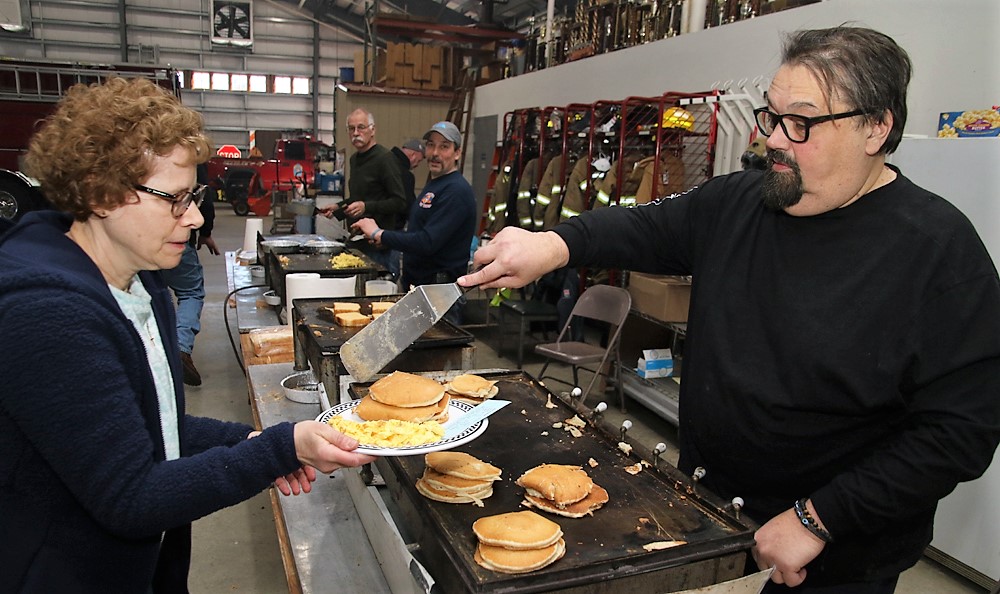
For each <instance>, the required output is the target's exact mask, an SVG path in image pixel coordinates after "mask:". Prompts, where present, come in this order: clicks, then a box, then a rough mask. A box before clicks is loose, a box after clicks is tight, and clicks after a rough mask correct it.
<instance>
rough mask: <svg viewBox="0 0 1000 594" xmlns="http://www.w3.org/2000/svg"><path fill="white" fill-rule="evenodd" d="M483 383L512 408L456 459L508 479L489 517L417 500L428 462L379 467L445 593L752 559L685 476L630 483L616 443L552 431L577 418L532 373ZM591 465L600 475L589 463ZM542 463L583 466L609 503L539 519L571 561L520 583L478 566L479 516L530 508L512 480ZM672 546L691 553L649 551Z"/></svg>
mask: <svg viewBox="0 0 1000 594" xmlns="http://www.w3.org/2000/svg"><path fill="white" fill-rule="evenodd" d="M484 375H485V376H487V377H491V376H492V379H498V380H499V382H498V384H497V385H498V387H499V394H498V395H497V398H501V399H504V400H510V401H511V404H510V405H508V406H506V407H505V408H503V409H502V410H500V411H499V412H497V413H495V414H494V415H492V416H491V417H490V421H489V423H490V424H489V428H488V429H487V430H486V432H485V433H484V434H483V435H482V436H481V437H479V438H478V439H476V440H475V441H472V442H470V443H469V444H466V445H465V446H462V447H460V448H458V450H457V451H463V452H467V453H469V454H472V455H474V456H476V457H478V458H480V459H482V460H485V461H487V462H489V463H491V464H493V465H495V466H498V467H500V468H501V469H502V470H503V475H502V478H501V480H499V481H496V482H495V483H494V484H493V485H494V487H493V495H492V496H491V497H490V498H488V499H486V500H484V503H485V508H479V507H475V506H474V505H472V504H448V503H440V502H436V501H431V500H429V499H426V498H425V497H423V496H422V495H420V494H419V493H418V492H417V491H416V489H415V487H414V483H415V481H416V480H417V479H418V478H419V477H420V476H421V475H422V474H423V471H424V458H423V456H409V457H399V458H385V459H383V460H382V462H381V463H380V469H381V470H382V473H383V476H385V477H386V481H387V483H389V484H390V487H391V488H392V489H396V490H398V491H399V493H400V494H401V495H402V497H404V498H406V499H407V500H409V501H410V502H411V503H412V507H413V509H415V510H416V513H415V514H414V515H415V516H416V517H410V518H407V519H406V521H407V526H408V527H409V528H410V529H411V530H412V532H413V533H414V534H417V535H418V536H417V538H418V541H419V542H420V544H421V553H422V554H426V555H428V556H430V558H429V559H423V560H424V561H425V562H427V563H428V568H429V570H430V571H431V573H432V575H433V576H434V578H435V580H437V581H438V582H439V583H441V584H442V586H443V587H444V589H445V591H451V592H461V591H468V592H501V591H503V592H507V591H514V590H516V591H519V592H533V591H544V590H552V589H557V588H564V587H569V586H573V585H580V584H588V583H594V582H598V581H604V580H607V579H614V578H616V577H622V576H625V575H633V574H637V573H644V572H648V571H653V570H658V569H664V568H669V567H680V566H682V565H683V564H685V563H688V562H691V561H696V560H700V559H706V558H710V557H717V556H720V555H725V554H730V553H734V552H737V551H740V550H745V549H747V548H749V546H750V545H751V544H752V542H753V532H752V530H751V529H750V528H749V527H748V526H747V525H745V524H743V523H742V522H740V521H739V520H738V519H736V518H735V517H734V516H732V515H731V514H730V513H728V512H727V511H725V510H721V509H718V508H716V507H715V506H713V505H712V504H710V503H708V502H706V501H705V500H704V499H703V498H701V497H697V496H693V495H692V492H691V491H690V485H689V484H688V483H686V482H681V481H680V480H678V479H677V478H676V477H679V476H680V475H679V473H676V470H675V469H671V471H672V474H673V477H675V478H671V476H670V475H669V474H668V473H667V472H658V471H657V470H656V469H654V468H652V467H650V466H645V465H644V466H643V470H642V472H640V473H639V474H638V475H632V474H629V473H628V472H626V471H625V467H627V466H633V465H635V464H636V463H638V462H639V460H638V459H637V458H635V457H630V456H626V455H625V454H624V453H623V452H622V451H621V450H620V449H619V448H618V447H617V444H616V441H617V440H615V439H611V438H609V437H607V436H606V435H605V434H603V433H602V432H600V431H598V430H597V429H595V428H594V427H592V426H589V425H588V426H587V427H586V428H584V429H582V431H583V433H584V435H583V436H582V437H579V438H574V437H572V436H571V435H570V434H569V433H567V432H565V431H564V430H563V429H556V428H553V424H555V423H560V422H561V423H564V422H565V420H566V419H568V418H570V417H572V416H573V414H574V413H573V412H572V411H571V410H570V409H569V407H567V406H566V405H564V404H563V403H562V402H561V401H559V400H558V399H557V398H556V397H554V396H553V397H552V398H551V400H552V402H553V403H554V404H556V405H557V406H556V407H555V408H546V407H545V403H546V400H547V396H548V395H549V394H548V392H547V391H546V389H545V388H544V387H543V386H541V385H540V384H538V383H537V382H536V381H535V380H534V379H533V378H531V377H530V376H528V375H527V374H524V373H504V374H484ZM367 385H368V384H355V385H352V388H351V390H352V397H353V398H360V397H362V396H363V395H364V394H366V393H367ZM591 459H593V460H594V461H596V462H597V466H595V467H591V466H590V465H589V464H588V461H589V460H591ZM543 463H550V464H571V465H577V466H582V467H583V468H584V470H586V471H587V473H588V474H589V475H590V477H591V478H592V479H593V480H594V482H595V483H596V484H598V485H600V486H602V487H604V488H605V489H606V490H607V491H608V493H609V496H610V501H609V502H608V503H607V504H605V506H604V507H602V508H601V509H599V510H597V511H595V512H594V515H593V516H585V517H583V518H579V519H574V518H566V517H562V516H557V515H553V514H548V513H545V512H541V511H539V510H534V511H536V512H537V513H539V514H541V515H543V516H544V517H546V518H549V519H551V520H553V521H555V522H557V523H558V524H559V525H560V526H561V527H562V530H563V532H564V539H565V540H566V555H565V556H564V557H563V558H562V559H561V560H559V561H557V562H555V563H554V564H552V565H550V566H548V567H546V568H543V569H541V570H538V571H535V572H532V573H529V574H522V575H507V574H502V573H496V572H493V571H489V570H487V569H484V568H482V567H480V566H479V565H478V564H476V563H475V561H474V560H473V554H474V552H475V548H476V544H477V541H476V538H475V535H474V534H473V532H472V523H473V522H475V521H476V520H477V519H479V518H481V517H485V516H490V515H495V514H500V513H506V512H512V511H519V510H522V509H526V508H524V507H522V506H521V500H522V498H523V494H524V489H523V488H521V487H520V486H518V485H517V484H515V482H514V481H516V480H517V478H518V477H520V476H521V474H523V473H524V472H525V471H527V470H528V469H530V468H533V467H535V466H537V465H539V464H543ZM395 494H396V493H394V495H395ZM401 508H403V509H405V506H401ZM529 509H530V508H529ZM668 540H684V541H687V543H688V544H686V545H684V546H679V547H674V548H671V549H666V550H661V551H653V552H647V551H645V550H644V549H643V548H642V547H643V545H645V544H648V543H652V542H656V541H668ZM442 563H443V564H445V565H444V566H442ZM449 566H453V567H454V569H452V568H450V567H449Z"/></svg>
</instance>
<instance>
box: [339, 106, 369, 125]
mask: <svg viewBox="0 0 1000 594" xmlns="http://www.w3.org/2000/svg"><path fill="white" fill-rule="evenodd" d="M359 111H360V112H361V113H363V114H365V115H366V116H368V125H369V126H374V125H375V116H373V115H372V112H370V111H368V110H367V109H365V108H363V107H359V108H357V109H355V110H354V111H352V112H351V113H349V114H347V120H350V119H351V116H352V115H354V114H356V113H358V112H359ZM347 120H344V122H347Z"/></svg>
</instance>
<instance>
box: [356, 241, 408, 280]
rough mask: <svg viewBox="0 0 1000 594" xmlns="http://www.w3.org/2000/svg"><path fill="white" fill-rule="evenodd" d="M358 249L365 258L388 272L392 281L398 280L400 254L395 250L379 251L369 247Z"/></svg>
mask: <svg viewBox="0 0 1000 594" xmlns="http://www.w3.org/2000/svg"><path fill="white" fill-rule="evenodd" d="M360 249H361V251H362V252H364V254H365V255H366V256H368V257H369V258H371V259H372V260H374V261H375V262H376V263H377V264H380V265H381V266H382V267H383V268H385V269H386V270H388V271H389V274H391V275H392V280H394V281H398V280H399V260H400V253H399V252H398V251H397V250H380V249H376V248H374V247H370V246H368V247H364V248H360Z"/></svg>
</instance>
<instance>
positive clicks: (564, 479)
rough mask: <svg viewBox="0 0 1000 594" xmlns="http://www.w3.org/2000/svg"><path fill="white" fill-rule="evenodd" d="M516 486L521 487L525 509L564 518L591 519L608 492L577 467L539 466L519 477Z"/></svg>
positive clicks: (605, 501)
mask: <svg viewBox="0 0 1000 594" xmlns="http://www.w3.org/2000/svg"><path fill="white" fill-rule="evenodd" d="M517 484H518V485H520V486H522V487H524V490H525V495H524V501H523V502H522V503H523V504H524V505H525V506H526V507H534V508H536V509H540V510H542V511H546V512H549V513H553V514H557V515H560V516H565V517H567V518H582V517H583V516H588V515H593V513H594V511H595V510H597V509H600V508H601V507H602V506H603V505H604V504H605V503H607V502H608V499H609V497H608V492H607V491H606V490H605V489H604V488H602V487H601V486H600V485H595V484H594V481H593V480H591V478H590V476H589V475H588V474H587V472H586V471H585V470H584V469H583V468H581V467H579V466H570V465H565V464H542V465H540V466H536V467H534V468H532V469H531V470H529V471H527V472H525V473H524V474H522V475H521V477H520V478H518V479H517Z"/></svg>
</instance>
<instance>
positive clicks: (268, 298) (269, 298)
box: [264, 290, 281, 305]
mask: <svg viewBox="0 0 1000 594" xmlns="http://www.w3.org/2000/svg"><path fill="white" fill-rule="evenodd" d="M264 303H266V304H268V305H281V295H278V294H277V293H275V292H274V291H273V290H272V291H265V292H264Z"/></svg>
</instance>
